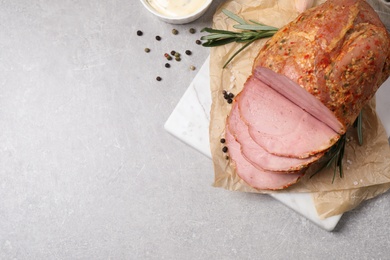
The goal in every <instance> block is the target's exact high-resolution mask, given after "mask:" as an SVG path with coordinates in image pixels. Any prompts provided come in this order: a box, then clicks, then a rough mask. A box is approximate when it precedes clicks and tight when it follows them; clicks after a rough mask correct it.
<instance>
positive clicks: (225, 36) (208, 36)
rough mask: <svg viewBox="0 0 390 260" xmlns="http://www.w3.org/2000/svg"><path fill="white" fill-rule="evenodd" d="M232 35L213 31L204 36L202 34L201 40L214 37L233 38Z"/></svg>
mask: <svg viewBox="0 0 390 260" xmlns="http://www.w3.org/2000/svg"><path fill="white" fill-rule="evenodd" d="M234 37H235V36H234V35H230V34H221V33H213V34H209V35H206V36H202V37H201V40H206V41H208V40H214V39H227V38H234Z"/></svg>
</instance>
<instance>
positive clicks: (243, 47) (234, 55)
mask: <svg viewBox="0 0 390 260" xmlns="http://www.w3.org/2000/svg"><path fill="white" fill-rule="evenodd" d="M255 40H257V39H253V40H252V41H250V42H247V43H246V44H245V45H244V46H242V47H241V48H240V49H238V51H236V52H235V53H234V54H233V56H231V57H230V58H229V59H228V60H227V61H226V62H225V64H224V65H223V68H226V66H227V65H228V64H229V62H230V61H231V60H232V59H234V57H236V56H237V55H238V54H239V53H240V52H242V51H243V50H244V49H245V48H246V47H248V46H249V45H250V44H251V43H252V42H254V41H255Z"/></svg>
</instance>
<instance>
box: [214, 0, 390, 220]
mask: <svg viewBox="0 0 390 260" xmlns="http://www.w3.org/2000/svg"><path fill="white" fill-rule="evenodd" d="M322 2H324V0H322V1H315V5H318V4H320V3H322ZM223 8H224V9H228V10H229V11H231V12H233V13H235V14H237V15H239V16H241V17H243V18H245V19H246V20H249V19H253V20H256V21H259V22H262V23H264V24H267V25H271V26H275V27H278V28H280V27H282V26H284V25H285V24H287V23H288V22H290V21H291V20H293V19H294V18H295V17H297V16H298V12H297V11H296V9H295V5H294V1H293V0H228V1H226V2H225V3H224V4H222V5H221V6H220V7H219V8H218V10H217V11H216V13H215V15H214V19H213V28H217V29H227V30H234V29H233V27H232V25H234V24H236V23H237V22H235V21H233V20H231V19H230V18H228V17H227V16H225V15H224V14H223V13H222V12H221V10H222V9H223ZM266 41H267V39H265V40H259V41H257V42H255V43H254V44H252V45H251V46H250V47H249V48H247V49H246V50H244V51H243V52H241V53H240V54H239V55H238V56H237V57H236V58H235V59H234V60H233V61H232V62H231V63H230V64H229V65H228V66H227V67H226V68H225V69H222V67H223V64H224V63H225V62H226V60H227V59H228V58H229V57H230V56H231V55H232V54H233V53H234V52H235V51H236V50H238V49H239V48H240V47H241V46H242V44H236V43H232V44H229V45H224V46H221V47H215V48H212V49H211V60H210V80H211V82H210V83H211V95H212V107H211V123H210V146H211V153H212V157H213V163H214V170H215V181H214V186H215V187H221V188H225V189H228V190H232V191H242V192H256V193H271V192H310V193H312V195H313V199H314V203H315V206H316V209H317V212H318V215H319V217H320V218H327V217H330V216H333V215H338V214H341V213H344V212H346V211H348V210H351V209H353V208H355V207H356V206H358V205H359V204H360V203H361V202H362V201H364V200H367V199H370V198H373V197H375V196H378V195H380V194H382V193H384V192H386V191H387V190H388V189H389V188H390V147H389V144H388V135H387V134H386V132H385V129H384V127H383V126H382V124H381V122H380V119H379V118H378V116H377V114H376V112H375V100H372V101H371V102H370V103H369V104H367V105H366V106H365V108H364V109H363V134H364V137H363V138H364V143H363V146H360V145H359V144H358V142H357V134H356V129H353V128H352V129H350V130H349V131H348V134H347V138H348V141H347V144H346V150H345V155H344V159H343V165H344V176H343V178H340V177H339V176H338V175H337V176H336V178H335V180H334V182H332V179H333V174H334V172H333V168H328V169H325V170H322V171H321V172H319V173H317V174H316V175H314V176H313V177H311V176H312V175H313V174H312V173H313V172H314V169H312V170H311V171H310V170H309V171H308V172H307V173H306V175H305V176H304V177H303V178H302V179H301V180H300V181H299V183H297V184H295V185H293V186H291V187H290V188H288V189H286V190H283V191H268V190H256V189H254V188H252V187H250V186H249V185H247V184H246V183H245V182H243V181H242V180H241V179H240V178H239V177H238V176H237V175H236V174H235V172H234V171H233V169H232V168H231V167H230V165H229V161H228V160H226V155H225V154H224V153H223V152H222V147H223V144H221V143H220V139H221V138H223V137H224V130H225V122H226V117H227V115H228V114H229V111H230V108H231V105H230V104H228V103H227V102H226V100H224V98H223V94H222V91H223V90H227V91H229V92H232V93H234V94H237V93H239V92H240V91H241V89H242V87H243V85H244V83H245V81H246V79H247V78H248V76H249V75H250V74H251V69H252V63H253V61H254V58H255V57H256V56H257V53H258V51H259V50H260V49H261V47H262V46H263V45H264V43H265V42H266Z"/></svg>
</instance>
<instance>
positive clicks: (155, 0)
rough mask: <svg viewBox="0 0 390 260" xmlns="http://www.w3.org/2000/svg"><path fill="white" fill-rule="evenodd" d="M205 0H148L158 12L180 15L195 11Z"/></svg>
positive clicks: (173, 15)
mask: <svg viewBox="0 0 390 260" xmlns="http://www.w3.org/2000/svg"><path fill="white" fill-rule="evenodd" d="M206 1H207V0H148V2H149V4H150V6H152V7H153V8H154V9H155V10H156V11H157V12H158V13H160V14H163V15H167V16H171V17H181V16H187V15H190V14H193V13H195V12H197V11H198V10H199V9H200V8H201V7H202V6H203V5H204V4H205V3H206Z"/></svg>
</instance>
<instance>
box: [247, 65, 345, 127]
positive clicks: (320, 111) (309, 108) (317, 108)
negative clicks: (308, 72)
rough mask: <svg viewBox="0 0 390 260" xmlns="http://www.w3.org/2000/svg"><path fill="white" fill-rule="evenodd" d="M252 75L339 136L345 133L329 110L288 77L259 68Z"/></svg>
mask: <svg viewBox="0 0 390 260" xmlns="http://www.w3.org/2000/svg"><path fill="white" fill-rule="evenodd" d="M253 74H254V76H255V77H256V78H258V79H259V80H261V81H262V82H264V83H265V84H267V85H268V86H269V87H271V88H273V89H274V90H275V91H277V92H279V93H280V94H282V95H283V96H285V97H286V98H287V99H289V100H291V101H292V102H293V103H295V104H296V105H297V106H299V107H301V108H302V109H303V110H305V111H306V112H308V113H309V114H311V115H312V116H314V117H315V118H317V119H318V120H319V121H321V122H323V123H325V124H326V125H327V126H329V127H330V128H332V129H333V130H334V131H335V132H337V133H340V134H342V133H344V132H345V129H344V126H343V125H342V123H341V122H340V121H339V120H338V119H337V117H336V116H335V115H334V114H333V113H332V111H330V110H329V108H327V107H326V106H325V105H324V104H323V103H321V101H319V100H318V99H316V98H315V97H314V96H313V95H312V94H310V93H309V92H307V91H306V90H305V89H303V88H301V87H300V86H299V85H298V84H297V83H295V82H294V81H292V80H291V79H289V78H288V77H286V76H284V75H282V74H279V73H276V72H274V71H272V70H270V69H268V68H265V67H260V66H259V67H256V68H254V71H253Z"/></svg>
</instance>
